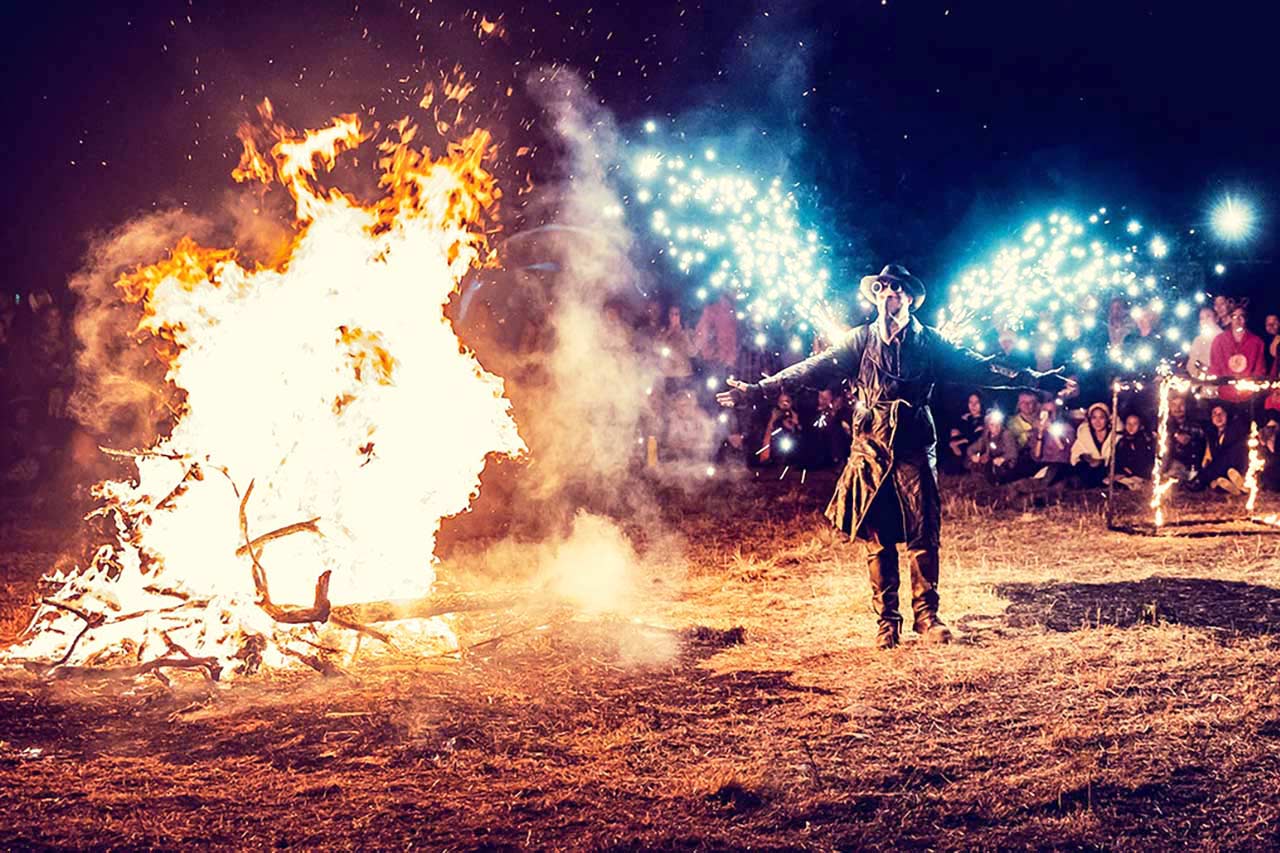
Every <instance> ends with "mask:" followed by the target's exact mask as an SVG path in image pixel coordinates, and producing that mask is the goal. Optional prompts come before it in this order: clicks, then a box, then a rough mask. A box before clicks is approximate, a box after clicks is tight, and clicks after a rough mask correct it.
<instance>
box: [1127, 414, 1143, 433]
mask: <svg viewBox="0 0 1280 853" xmlns="http://www.w3.org/2000/svg"><path fill="white" fill-rule="evenodd" d="M1140 429H1142V419H1141V418H1139V417H1138V416H1137V415H1129V417H1127V418H1125V419H1124V431H1125V432H1127V433H1128V434H1129V435H1137V434H1138V430H1140Z"/></svg>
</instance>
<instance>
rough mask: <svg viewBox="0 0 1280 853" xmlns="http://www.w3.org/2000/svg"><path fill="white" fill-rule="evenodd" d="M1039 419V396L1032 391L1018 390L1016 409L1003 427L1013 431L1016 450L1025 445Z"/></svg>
mask: <svg viewBox="0 0 1280 853" xmlns="http://www.w3.org/2000/svg"><path fill="white" fill-rule="evenodd" d="M1039 421H1040V397H1039V396H1038V395H1037V394H1036V392H1034V391H1020V392H1019V393H1018V410H1017V411H1016V412H1015V413H1014V415H1013V417H1012V418H1010V419H1009V423H1008V424H1007V425H1006V426H1005V429H1007V430H1008V431H1009V432H1011V433H1013V439H1014V441H1016V442H1017V443H1018V450H1022V449H1024V448H1025V447H1026V446H1027V442H1028V441H1029V440H1030V438H1031V434H1032V433H1033V432H1034V431H1035V428H1036V424H1037V423H1039Z"/></svg>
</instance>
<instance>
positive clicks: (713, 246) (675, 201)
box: [632, 149, 844, 340]
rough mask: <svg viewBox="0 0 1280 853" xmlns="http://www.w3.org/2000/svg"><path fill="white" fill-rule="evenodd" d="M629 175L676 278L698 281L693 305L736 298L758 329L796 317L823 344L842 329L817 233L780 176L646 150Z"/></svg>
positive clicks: (712, 156)
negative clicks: (683, 275)
mask: <svg viewBox="0 0 1280 853" xmlns="http://www.w3.org/2000/svg"><path fill="white" fill-rule="evenodd" d="M632 174H633V177H634V179H635V181H636V182H637V184H638V185H639V187H638V189H637V190H636V192H635V195H634V198H635V199H636V201H638V202H640V203H641V204H644V205H648V206H651V207H652V213H651V214H650V216H649V223H650V227H651V228H652V230H653V232H654V234H656V235H657V236H658V237H659V238H661V239H665V240H666V251H667V254H668V256H669V257H670V259H671V260H672V262H673V263H675V264H676V266H677V267H678V268H679V269H680V271H681V272H684V273H687V274H689V275H698V276H699V277H700V284H701V286H700V287H699V288H698V289H697V291H696V293H697V296H698V298H699V299H702V300H714V299H715V298H717V296H718V295H719V294H720V293H721V292H725V291H727V292H730V293H733V294H735V296H737V297H738V298H739V299H740V300H741V303H742V306H743V310H744V311H745V313H746V314H748V315H750V316H751V318H752V319H753V320H754V321H756V322H757V323H758V324H759V325H766V324H769V323H772V322H774V321H777V320H779V319H784V318H787V317H797V318H799V319H801V320H803V321H805V322H807V323H809V324H811V325H812V326H813V327H814V328H815V329H817V330H819V331H820V332H821V333H822V334H823V335H825V336H826V337H827V339H828V340H833V339H834V338H835V337H837V336H838V335H839V334H840V333H841V332H842V331H843V328H844V325H843V324H842V323H840V322H838V321H837V320H836V318H835V315H834V313H833V312H832V311H831V309H830V308H829V306H828V303H827V286H828V283H829V278H830V273H829V272H828V270H827V269H825V268H824V267H823V264H822V257H823V254H824V250H823V247H822V244H821V242H820V240H819V238H818V234H817V232H816V231H813V230H810V229H806V228H805V227H804V226H803V225H802V224H801V219H800V206H799V203H798V201H797V200H796V197H795V195H794V193H792V192H790V191H788V190H787V189H786V188H785V187H784V186H783V183H782V179H781V178H773V179H772V180H768V181H765V180H760V179H758V178H757V177H756V176H753V175H751V174H749V173H747V172H745V171H744V170H742V169H740V168H739V169H734V168H731V167H728V166H725V165H724V164H723V163H722V161H721V159H720V158H719V156H718V155H717V153H716V152H715V150H714V149H706V150H705V151H703V152H702V153H701V154H700V156H696V157H695V156H687V157H686V156H683V155H679V154H674V153H670V152H667V153H659V152H656V151H649V152H646V153H644V154H642V155H640V156H639V157H638V158H637V159H636V160H635V163H634V165H633V169H632Z"/></svg>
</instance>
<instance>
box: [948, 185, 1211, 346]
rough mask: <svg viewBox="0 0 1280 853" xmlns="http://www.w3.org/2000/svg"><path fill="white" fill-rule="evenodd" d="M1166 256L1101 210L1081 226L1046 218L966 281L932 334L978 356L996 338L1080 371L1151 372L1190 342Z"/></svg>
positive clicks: (1137, 225)
mask: <svg viewBox="0 0 1280 853" xmlns="http://www.w3.org/2000/svg"><path fill="white" fill-rule="evenodd" d="M1139 240H1140V241H1141V242H1138V241H1139ZM1169 250H1170V247H1169V244H1168V242H1166V240H1165V239H1164V238H1163V237H1161V236H1160V235H1159V234H1152V235H1150V236H1149V237H1148V235H1147V229H1146V227H1145V226H1144V225H1143V224H1142V223H1141V222H1139V221H1138V220H1136V219H1134V220H1129V221H1128V222H1127V223H1125V224H1119V223H1115V224H1113V222H1112V220H1111V219H1110V218H1108V217H1107V210H1106V208H1099V209H1098V211H1097V212H1096V213H1093V214H1091V215H1089V216H1088V217H1087V218H1084V219H1081V218H1077V217H1074V216H1072V215H1069V214H1064V213H1052V214H1050V215H1049V216H1047V217H1045V218H1044V219H1040V220H1036V221H1034V222H1032V223H1030V224H1029V225H1028V226H1027V227H1026V228H1024V229H1023V231H1022V234H1021V238H1020V239H1019V240H1018V241H1017V242H1016V243H1014V244H1012V245H1004V246H1001V247H1000V248H999V249H998V250H997V251H996V253H995V255H994V257H993V258H992V260H991V262H990V263H988V264H986V265H984V266H979V267H976V268H973V269H970V270H969V271H967V272H965V273H964V274H963V275H962V276H961V278H960V280H959V281H958V282H956V283H955V284H953V286H952V288H951V292H950V301H949V303H948V305H947V306H946V307H945V308H944V309H943V310H942V311H941V312H940V316H939V326H940V328H941V330H942V331H943V333H944V334H945V335H947V336H948V337H950V338H951V339H953V340H955V341H958V342H962V343H965V344H967V345H969V346H972V347H973V348H974V349H977V350H978V351H980V352H984V351H985V352H990V351H993V350H994V348H995V346H994V345H995V343H996V341H997V340H998V339H999V338H1001V337H1004V338H1005V339H1006V343H1009V339H1010V338H1011V339H1012V341H1011V342H1012V346H1013V347H1015V348H1016V349H1018V350H1020V351H1024V352H1031V351H1032V350H1033V348H1034V354H1035V355H1037V356H1039V357H1040V358H1042V359H1043V360H1044V361H1046V362H1055V363H1056V362H1058V361H1060V360H1063V359H1066V360H1069V361H1070V362H1072V363H1073V364H1074V366H1075V367H1076V368H1077V369H1079V370H1081V371H1090V370H1093V369H1094V368H1095V367H1097V366H1099V365H1100V364H1102V363H1104V362H1109V363H1111V364H1112V365H1114V366H1115V367H1118V368H1122V369H1123V370H1125V371H1144V370H1151V369H1153V368H1154V367H1155V365H1156V364H1157V362H1159V361H1160V359H1161V358H1164V357H1168V356H1172V355H1175V354H1177V353H1179V352H1181V351H1182V349H1183V347H1185V346H1187V345H1189V344H1190V342H1191V340H1192V339H1193V338H1194V337H1195V328H1194V325H1193V324H1194V322H1195V317H1194V314H1195V311H1194V299H1193V298H1185V297H1182V296H1180V295H1179V294H1178V293H1177V291H1178V286H1177V283H1176V281H1175V279H1174V276H1173V271H1172V269H1171V268H1170V267H1169V265H1168V262H1167V260H1166V258H1167V256H1168V255H1169Z"/></svg>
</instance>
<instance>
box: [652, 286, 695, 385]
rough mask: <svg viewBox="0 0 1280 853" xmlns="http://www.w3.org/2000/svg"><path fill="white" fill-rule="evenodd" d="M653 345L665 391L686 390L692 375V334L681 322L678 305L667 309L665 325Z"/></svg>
mask: <svg viewBox="0 0 1280 853" xmlns="http://www.w3.org/2000/svg"><path fill="white" fill-rule="evenodd" d="M654 346H655V347H656V348H657V352H658V369H659V370H660V371H661V373H662V377H663V379H664V380H665V381H666V386H667V387H666V391H667V393H668V394H674V393H676V392H679V391H683V390H686V389H687V388H688V387H689V380H690V377H692V376H693V336H692V335H691V334H689V330H688V329H686V328H685V327H684V325H683V324H682V323H681V319H680V306H679V305H672V306H671V307H670V308H668V309H667V325H666V326H665V327H664V328H663V329H662V330H661V331H659V332H658V334H657V339H656V340H655V341H654Z"/></svg>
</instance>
